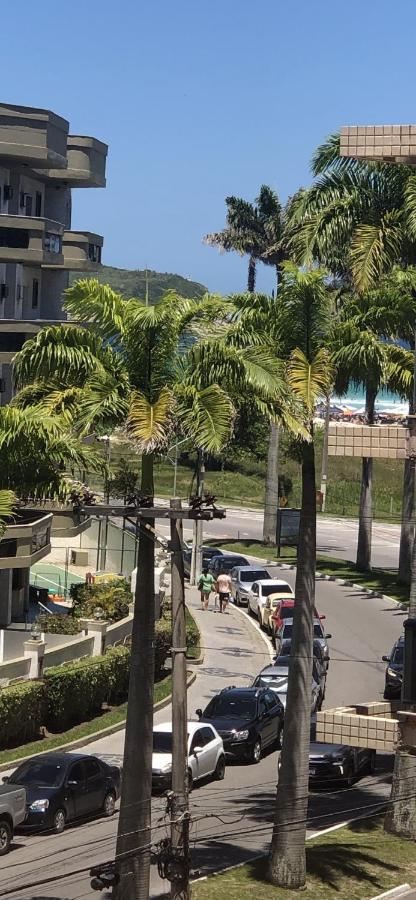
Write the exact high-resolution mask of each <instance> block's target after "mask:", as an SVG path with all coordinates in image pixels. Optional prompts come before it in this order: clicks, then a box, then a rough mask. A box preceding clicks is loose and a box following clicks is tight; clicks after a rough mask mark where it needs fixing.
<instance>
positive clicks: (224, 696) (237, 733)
mask: <svg viewBox="0 0 416 900" xmlns="http://www.w3.org/2000/svg"><path fill="white" fill-rule="evenodd" d="M196 713H197V715H198V716H199V717H200V719H201V721H202V722H209V723H210V724H211V725H213V726H214V728H215V729H216V730H217V731H218V734H219V735H220V736H221V737H222V740H223V743H224V750H225V753H226V755H227V756H232V757H234V758H236V759H247V760H249V761H250V762H253V763H258V762H259V761H260V758H261V754H262V751H263V750H265V748H266V747H272V746H273V747H276V748H278V747H280V745H281V738H282V734H283V717H284V709H283V705H282V703H281V701H280V700H279V697H278V696H277V695H276V694H274V693H273V691H270V690H268V689H266V688H255V687H251V688H245V687H241V688H237V687H228V688H224V689H223V690H222V691H220V692H219V694H216V696H215V697H213V698H212V700H210V702H209V703H208V706H207V707H206V709H205V710H204V712H202V710H201V709H197V711H196Z"/></svg>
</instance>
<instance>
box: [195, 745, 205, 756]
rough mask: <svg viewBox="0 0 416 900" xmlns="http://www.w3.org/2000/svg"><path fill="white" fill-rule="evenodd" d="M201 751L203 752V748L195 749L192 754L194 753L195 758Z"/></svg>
mask: <svg viewBox="0 0 416 900" xmlns="http://www.w3.org/2000/svg"><path fill="white" fill-rule="evenodd" d="M201 750H203V747H194V749H193V751H192V752H193V754H194V756H196V755H197V754H198V753H200V752H201Z"/></svg>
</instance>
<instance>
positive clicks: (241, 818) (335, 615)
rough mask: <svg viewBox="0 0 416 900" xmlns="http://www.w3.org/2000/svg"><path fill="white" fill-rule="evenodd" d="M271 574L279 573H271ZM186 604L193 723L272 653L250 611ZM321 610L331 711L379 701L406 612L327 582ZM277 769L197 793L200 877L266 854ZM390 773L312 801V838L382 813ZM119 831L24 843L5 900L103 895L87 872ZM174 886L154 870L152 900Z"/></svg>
mask: <svg viewBox="0 0 416 900" xmlns="http://www.w3.org/2000/svg"><path fill="white" fill-rule="evenodd" d="M270 571H271V573H273V569H271V570H270ZM274 571H275V572H276V570H274ZM278 571H279V576H280V577H284V578H286V579H287V580H288V581H289V582H290V583H291V584H293V583H294V572H284V573H283V572H282V571H281V570H278ZM188 602H189V603H190V606H191V607H192V608H193V610H194V612H195V616H196V618H197V620H198V622H199V624H200V627H201V630H202V633H203V639H204V644H205V659H204V663H203V664H202V665H201V666H198V667H197V678H196V681H195V683H194V684H193V685H192V687H191V688H190V690H189V692H188V711H189V716H190V717H191V716H192V715H193V714H194V711H195V709H196V708H197V707H198V706H204V704H205V703H206V702H207V700H208V699H209V698H210V697H211V696H212V694H213V693H215V692H216V691H217V690H218V689H220V688H221V687H224V686H226V685H229V684H236V685H243V684H249V683H250V681H251V679H252V678H253V676H254V675H256V674H257V673H258V672H259V670H260V669H261V668H262V666H264V665H265V664H267V663H268V662H269V659H270V644H269V642H268V640H267V639H266V638H265V637H264V636H263V635H262V634H261V633H260V631H259V629H258V627H257V625H256V623H255V622H254V621H253V620H252V619H249V617H248V615H247V614H246V613H245V612H243V611H240V610H237V609H235V608H233V607H232V608H231V609H230V611H229V615H224V616H220V615H219V614H215V613H214V612H213V611H211V610H210V611H208V612H203V611H201V610H200V608H199V606H200V604H199V598H198V596H197V594H196V591H194V590H193V591H189V597H188ZM316 602H317V606H318V609H319V611H320V613H322V614H325V615H326V617H327V618H326V623H325V624H326V628H327V631H328V632H330V633H331V634H332V636H333V637H332V639H331V641H330V647H331V664H330V669H329V675H328V682H327V695H326V701H325V706H326V708H329V707H331V706H333V705H339V704H346V703H349V702H358V701H365V700H369V699H377V698H380V697H381V696H382V691H383V672H384V665H383V663H382V662H381V659H380V657H381V655H382V654H383V653H385V652H386V651H387V650H388V649H389V648H390V647H391V645H392V643H393V641H394V640H395V638H396V637H397V635H398V633H399V632H400V630H401V627H402V619H403V613H401V612H400V611H399V610H398V607H397V606H396V604H393V603H386V602H383V601H382V600H381V599H377V598H369V597H367V596H366V595H364V594H362V593H361V592H359V591H354V590H352V589H350V588H345V587H341V586H338V585H336V584H333V583H328V582H318V583H317V599H316ZM169 718H170V708H169V707H168V708H166V709H164V710H162V711H160V712H159V713H158V714H157V721H164V720H168V719H169ZM123 743H124V731H120V732H118V733H116V734H114V735H112V736H109V737H107V738H105V739H104V740H100V741H97V742H96V743H94V744H89V745H88V746H87V747H86V751H87V752H91V753H93V752H97V753H100V754H106V755H108V756H111V757H115V758H116V759H119V760H120V761H121V759H122V753H123ZM276 767H277V753H276V752H271V753H269V754H268V755H267V756H266V757H265V758H263V759H262V760H261V762H260V764H259V765H257V766H255V765H236V764H233V765H229V766H227V770H226V777H225V779H224V781H223V782H208V783H206V784H202V785H201V786H196V787H195V788H194V791H193V792H192V794H191V798H190V811H191V814H192V819H193V821H192V827H191V842H192V843H191V846H192V868H193V873H194V875H196V874H197V873H200V874H206V873H207V872H210V871H213V870H215V869H216V868H218V867H219V866H223V865H229V864H232V863H235V862H239V861H240V860H242V859H244V858H246V857H247V856H249V855H251V854H256V853H258V852H260V851H262V850H264V849H265V848H266V847H267V845H268V842H269V840H270V831H271V823H272V817H273V804H274V794H275V785H276V774H277V768H276ZM390 769H391V757H381V758H379V759H378V765H377V773H376V775H375V777H366V778H364V779H362V780H361V781H359V782H358V783H357V784H356V786H355V787H353V788H351V789H349V790H344V789H339V790H338V791H332V792H329V791H323V792H314V793H313V794H311V799H310V807H309V834H312V833H315V832H316V831H318V830H320V829H322V828H326V827H329V826H330V825H331V824H334V823H336V822H339V821H344V820H346V819H348V818H349V817H353V816H356V815H359V814H360V812H361V811H363V810H366V811H368V810H370V811H372V810H376V809H377V808H378V807H377V804H379V803H382V802H383V800H384V799H385V798H386V797H387V796H388V794H389V790H390V786H389V780H390ZM153 825H154V831H153V840H154V841H157V840H159V839H160V838H161V837H163V836H164V835H165V834H166V833H167V825H166V818H165V801H164V799H163V798H162V797H156V798H154V801H153ZM116 830H117V815H116V816H114V817H113V818H112V819H99V820H95V821H92V822H88V823H86V824H82V825H78V826H74V827H69V828H67V830H66V831H65V832H64V834H63V835H60V836H46V835H37V836H35V835H30V836H23V835H18V836H17V837H16V839H15V842H14V847H13V850H12V852H11V853H10V854H9V856H8V857H5V858H4V859H2V860H1V861H0V897H2V896H3V897H10V898H11V897H15V898H17V900H29V898H35V897H37V898H39V897H45V898H46V897H50V898H58V897H59V898H71V900H81V898H84V897H85V898H87V897H93V896H97V895H96V894H95V893H94V892H93V891H92V890H91V889H90V880H89V876H88V870H89V868H90V866H92V865H94V864H96V863H98V862H102V861H104V860H109V859H111V858H112V857H113V855H114V849H115V836H116ZM48 879H56V880H53V881H48ZM166 887H167V886H166V885H163V883H161V882H160V879H159V877H158V875H157V872H156V869H155V868H152V895H153V896H158V895H159V894H160V893H161V892H162V891H163V890H166ZM11 891H13V893H11ZM365 896H366V895H365V894H363V898H364V897H365ZM368 896H369V897H370V896H371V893H369V894H368Z"/></svg>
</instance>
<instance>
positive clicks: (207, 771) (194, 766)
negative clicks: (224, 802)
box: [152, 722, 225, 790]
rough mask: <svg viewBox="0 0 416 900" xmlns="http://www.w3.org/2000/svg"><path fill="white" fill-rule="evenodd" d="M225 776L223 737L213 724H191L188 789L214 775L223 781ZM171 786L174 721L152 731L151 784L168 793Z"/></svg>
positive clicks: (158, 726) (189, 730)
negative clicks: (202, 779) (195, 782)
mask: <svg viewBox="0 0 416 900" xmlns="http://www.w3.org/2000/svg"><path fill="white" fill-rule="evenodd" d="M224 774H225V754H224V746H223V742H222V738H220V736H219V734H218V732H217V731H216V730H215V728H214V727H213V726H212V725H201V724H200V723H199V722H188V790H191V789H192V785H193V783H194V781H199V780H200V779H201V778H206V777H207V776H209V775H212V777H213V778H216V779H218V781H221V780H222V779H223V778H224ZM171 783H172V722H163V723H162V724H161V725H155V727H154V729H153V757H152V784H153V787H154V788H157V789H159V790H165V789H166V788H170V786H171Z"/></svg>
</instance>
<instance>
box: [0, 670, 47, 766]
mask: <svg viewBox="0 0 416 900" xmlns="http://www.w3.org/2000/svg"><path fill="white" fill-rule="evenodd" d="M44 719H45V685H44V684H43V682H42V681H25V682H22V683H21V684H12V685H10V687H6V688H2V690H0V746H1V748H2V749H3V748H4V747H13V746H17V745H18V744H23V743H24V742H25V741H30V740H33V739H34V738H36V737H38V735H39V729H40V726H41V725H42V724H43V723H44Z"/></svg>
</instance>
